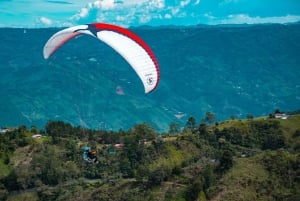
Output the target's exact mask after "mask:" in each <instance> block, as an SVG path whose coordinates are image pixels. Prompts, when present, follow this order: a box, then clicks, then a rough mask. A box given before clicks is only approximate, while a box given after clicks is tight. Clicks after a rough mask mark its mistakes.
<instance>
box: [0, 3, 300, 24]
mask: <svg viewBox="0 0 300 201" xmlns="http://www.w3.org/2000/svg"><path fill="white" fill-rule="evenodd" d="M296 21H300V0H0V27H22V28H29V27H32V28H38V27H62V26H63V27H65V26H72V25H78V24H85V23H91V22H105V23H113V24H117V25H121V26H125V27H128V26H139V25H152V26H159V25H195V24H211V25H215V24H244V23H248V24H254V23H289V22H296Z"/></svg>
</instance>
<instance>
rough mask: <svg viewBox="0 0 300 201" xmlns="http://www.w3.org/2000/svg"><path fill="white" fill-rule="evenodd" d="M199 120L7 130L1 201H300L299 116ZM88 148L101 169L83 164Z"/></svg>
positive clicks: (54, 124)
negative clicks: (172, 129)
mask: <svg viewBox="0 0 300 201" xmlns="http://www.w3.org/2000/svg"><path fill="white" fill-rule="evenodd" d="M193 122H194V121H193V118H192V117H191V118H189V121H187V122H186V126H185V128H184V130H183V131H178V133H176V134H170V133H163V134H159V133H157V131H156V130H155V129H153V128H152V127H151V126H149V125H148V124H146V123H144V124H138V125H136V126H134V127H132V128H131V129H129V130H128V131H123V130H120V131H118V132H112V131H109V132H108V131H101V130H89V129H85V128H81V127H72V126H71V125H70V124H68V123H64V122H60V121H51V122H48V123H47V126H46V128H45V133H46V134H42V137H39V136H37V135H34V138H33V137H32V135H33V134H36V133H37V130H36V128H35V127H32V128H31V129H30V130H29V129H27V128H26V127H24V126H20V127H18V128H16V129H12V130H2V133H1V134H0V137H1V140H0V143H1V144H0V148H1V152H0V153H1V154H0V170H1V171H0V172H1V174H0V199H1V200H8V201H16V200H31V201H38V200H42V201H44V200H65V201H67V200H73V201H74V200H75V201H76V200H77V201H79V200H85V201H89V200H99V201H100V200H101V201H102V200H103V201H104V200H114V201H118V200H122V201H124V200H128V201H129V200H130V201H134V200H149V201H150V200H151V201H153V200H165V201H171V200H172V201H173V200H178V201H179V200H180V201H184V200H186V201H195V200H212V201H217V200H231V201H232V200H233V201H234V200H249V201H250V200H299V198H300V194H299V190H298V189H299V188H300V180H299V177H300V172H299V167H300V115H299V114H297V115H290V116H289V117H288V119H275V118H274V117H273V116H272V115H270V117H264V118H255V119H253V118H249V119H247V120H228V121H225V122H219V123H217V124H215V125H208V124H207V123H204V122H202V123H201V124H200V125H197V124H194V123H193ZM42 133H44V132H42ZM36 137H38V138H36ZM86 145H88V146H90V147H91V148H92V149H93V150H96V151H97V157H98V161H99V162H98V163H96V164H93V163H88V162H86V161H84V159H83V158H82V149H83V147H84V146H86Z"/></svg>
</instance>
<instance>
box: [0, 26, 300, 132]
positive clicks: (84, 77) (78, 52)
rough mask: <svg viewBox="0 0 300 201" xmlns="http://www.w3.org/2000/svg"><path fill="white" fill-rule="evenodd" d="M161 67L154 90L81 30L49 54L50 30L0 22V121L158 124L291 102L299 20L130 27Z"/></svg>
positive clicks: (299, 88)
mask: <svg viewBox="0 0 300 201" xmlns="http://www.w3.org/2000/svg"><path fill="white" fill-rule="evenodd" d="M132 30H133V31H134V32H135V33H137V34H138V35H140V36H141V37H142V38H143V39H144V40H145V41H146V42H147V43H148V44H149V46H150V47H151V48H152V49H153V51H154V53H155V54H156V56H157V58H158V61H159V64H160V68H161V82H160V84H159V86H158V88H157V90H156V91H154V92H153V93H151V94H149V95H145V94H144V93H143V86H142V84H141V82H140V81H139V79H138V78H137V76H136V75H135V73H134V71H133V70H132V69H131V68H130V67H129V65H128V64H127V63H126V62H125V61H124V60H123V59H122V58H121V56H119V55H118V54H117V53H115V52H114V51H113V50H112V49H111V48H109V47H108V46H106V45H105V44H103V43H101V42H100V41H97V40H96V39H94V38H92V37H89V36H82V37H79V38H77V39H73V40H72V41H70V42H69V43H67V44H66V45H64V46H63V47H62V48H61V49H60V50H59V51H58V52H56V53H55V55H54V56H53V57H52V58H50V59H49V60H44V59H43V58H42V48H43V45H44V44H45V42H46V41H47V40H48V38H49V37H50V36H51V35H52V34H53V33H55V32H56V31H58V29H53V28H52V29H0V36H1V48H2V50H1V51H0V87H1V89H0V92H1V98H0V126H13V125H20V124H25V125H28V126H30V125H37V126H44V125H45V123H46V122H47V121H48V120H64V121H66V122H71V123H72V124H73V125H82V126H87V127H91V128H104V129H114V130H118V129H120V128H123V129H127V128H129V127H131V126H132V125H134V124H136V123H140V122H148V123H149V124H151V125H154V126H155V127H156V128H158V129H160V130H167V129H168V125H169V124H170V122H180V123H182V125H184V123H185V122H186V119H187V118H188V117H189V116H194V117H196V119H197V120H198V122H199V121H200V120H201V119H202V118H203V117H204V116H205V113H206V112H208V111H210V112H213V113H215V114H216V116H217V119H218V120H221V119H227V118H229V117H230V116H231V115H234V116H236V117H237V118H244V117H245V116H246V115H247V114H252V115H254V116H256V115H264V114H268V113H269V112H272V111H274V110H275V109H277V108H279V109H281V110H295V109H299V108H300V96H299V95H300V79H299V77H300V57H299V55H300V25H299V24H294V25H258V26H249V27H248V26H245V27H214V26H206V27H201V26H199V27H160V28H157V27H156V28H151V27H140V28H133V29H132Z"/></svg>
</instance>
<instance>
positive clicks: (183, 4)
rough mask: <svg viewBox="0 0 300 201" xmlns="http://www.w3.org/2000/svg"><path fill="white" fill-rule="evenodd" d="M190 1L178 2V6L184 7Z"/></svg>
mask: <svg viewBox="0 0 300 201" xmlns="http://www.w3.org/2000/svg"><path fill="white" fill-rule="evenodd" d="M190 2H191V1H190V0H184V1H181V2H180V6H181V7H185V6H186V5H188V4H189V3H190Z"/></svg>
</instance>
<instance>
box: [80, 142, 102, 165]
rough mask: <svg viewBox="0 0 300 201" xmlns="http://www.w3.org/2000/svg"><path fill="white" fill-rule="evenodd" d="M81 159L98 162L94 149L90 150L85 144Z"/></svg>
mask: <svg viewBox="0 0 300 201" xmlns="http://www.w3.org/2000/svg"><path fill="white" fill-rule="evenodd" d="M83 159H84V160H85V161H87V162H89V163H98V159H97V156H96V151H91V149H90V148H89V147H87V146H85V147H84V149H83Z"/></svg>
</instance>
